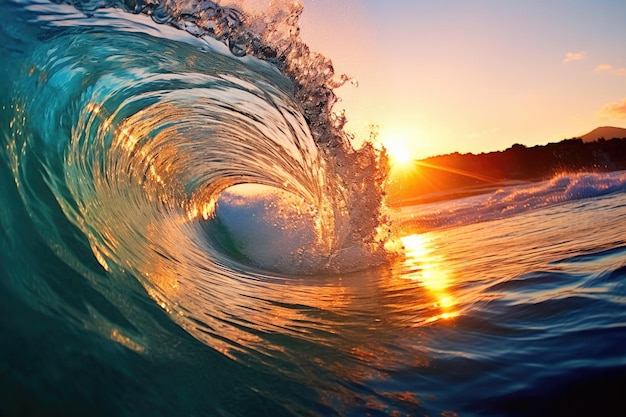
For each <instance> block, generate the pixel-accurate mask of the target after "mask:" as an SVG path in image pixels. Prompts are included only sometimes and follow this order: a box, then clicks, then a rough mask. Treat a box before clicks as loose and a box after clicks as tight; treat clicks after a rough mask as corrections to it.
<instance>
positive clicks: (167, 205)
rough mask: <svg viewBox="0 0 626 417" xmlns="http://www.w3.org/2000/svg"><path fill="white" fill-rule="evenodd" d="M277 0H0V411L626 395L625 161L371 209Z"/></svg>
mask: <svg viewBox="0 0 626 417" xmlns="http://www.w3.org/2000/svg"><path fill="white" fill-rule="evenodd" d="M275 3H276V4H275V5H274V6H275V7H274V8H273V9H271V11H269V12H268V11H263V12H262V17H259V16H260V15H259V14H258V13H259V12H258V11H257V12H255V11H254V10H246V9H245V4H244V5H242V6H241V10H239V9H231V8H225V7H220V6H218V5H217V4H215V3H212V2H209V1H174V0H162V1H157V0H145V1H143V2H140V1H137V2H135V1H122V0H120V1H115V0H102V1H100V0H93V1H82V2H81V1H78V0H68V1H66V2H62V1H55V2H48V1H45V0H0V15H1V19H2V25H0V56H1V57H2V61H1V63H0V141H1V143H2V147H1V150H0V154H1V158H0V196H1V197H2V204H0V249H1V250H0V415H2V416H445V417H450V416H561V415H564V416H579V415H580V416H583V415H584V416H590V415H615V416H618V415H626V401H625V400H624V394H625V393H626V388H624V387H626V172H613V173H584V172H578V173H563V174H560V175H557V176H555V177H554V178H552V179H550V180H547V181H544V182H537V183H523V184H515V185H501V186H498V187H493V188H492V189H485V190H484V193H483V194H480V195H475V196H472V197H467V198H463V199H445V198H444V199H442V198H441V197H442V196H440V195H439V196H437V198H438V199H440V200H441V201H439V202H435V203H428V204H412V205H411V204H409V203H407V204H404V205H402V206H399V207H391V208H388V207H386V206H385V205H384V186H385V181H387V177H386V169H385V167H386V163H385V160H384V155H380V154H378V153H377V152H376V151H375V150H374V149H373V148H371V147H367V146H366V147H364V148H363V149H360V150H355V149H352V148H351V146H350V141H349V137H347V136H342V133H341V132H342V130H341V129H342V126H343V125H342V122H343V120H342V116H341V115H336V114H334V113H332V103H333V101H334V96H333V95H332V89H333V88H335V87H336V86H338V85H340V84H341V83H342V82H345V81H347V80H346V79H342V78H341V77H337V76H335V75H334V74H333V73H332V68H331V67H330V66H329V62H328V61H327V60H326V59H325V58H324V57H320V56H317V55H311V54H309V51H308V50H307V48H306V46H305V45H301V44H298V43H297V42H295V41H294V39H295V38H294V36H297V31H294V30H293V28H294V27H295V26H294V25H297V16H298V14H299V12H300V11H301V9H300V8H299V6H298V5H297V4H295V3H294V2H290V1H286V2H275ZM254 13H257V14H256V15H255V14H254ZM255 16H256V17H255ZM294 45H295V46H297V48H296V47H295V46H294ZM246 184H247V185H246ZM250 184H253V185H252V186H251V185H250Z"/></svg>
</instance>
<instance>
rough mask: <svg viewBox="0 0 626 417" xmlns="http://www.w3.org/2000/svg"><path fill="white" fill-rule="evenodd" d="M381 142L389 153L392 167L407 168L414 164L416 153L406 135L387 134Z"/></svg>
mask: <svg viewBox="0 0 626 417" xmlns="http://www.w3.org/2000/svg"><path fill="white" fill-rule="evenodd" d="M381 142H382V144H383V146H384V147H385V149H386V150H387V155H389V162H390V163H391V166H392V168H401V169H405V168H408V167H410V166H412V165H413V161H414V160H415V155H414V152H413V149H412V148H411V146H410V144H409V142H408V141H407V139H406V137H404V136H401V135H385V136H384V137H382V138H381Z"/></svg>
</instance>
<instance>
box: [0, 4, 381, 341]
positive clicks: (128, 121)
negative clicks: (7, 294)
mask: <svg viewBox="0 0 626 417" xmlns="http://www.w3.org/2000/svg"><path fill="white" fill-rule="evenodd" d="M57 3H58V4H57ZM3 7H4V8H5V9H6V11H7V13H10V14H11V15H12V19H10V20H11V21H12V22H13V23H14V24H15V26H14V27H9V26H5V27H3V29H2V36H3V38H4V39H6V40H9V39H10V40H11V42H7V43H6V44H5V45H8V46H7V47H5V49H6V51H7V57H8V58H7V59H8V60H9V62H10V65H6V66H4V67H3V68H2V76H3V79H4V80H5V81H6V82H5V83H3V84H2V85H1V86H0V87H1V88H2V91H6V94H5V95H3V97H4V98H3V102H2V109H3V114H2V117H3V120H4V121H6V123H3V124H2V126H3V131H2V137H3V141H4V145H5V146H4V149H5V152H4V153H3V157H4V159H5V161H6V164H7V166H8V167H9V171H10V174H9V175H10V176H11V177H12V178H11V180H10V182H13V183H14V184H15V186H16V190H17V194H18V195H19V201H17V200H16V201H12V202H11V203H9V204H8V205H9V206H14V207H21V208H20V209H19V210H23V211H24V212H25V213H26V214H27V217H28V219H29V222H32V224H33V227H34V229H33V233H34V236H36V240H37V241H41V242H42V243H43V244H44V246H45V247H46V248H47V249H46V250H49V251H51V252H52V253H53V254H54V255H53V257H52V258H50V259H49V260H48V261H47V262H50V263H51V264H52V265H56V268H57V269H59V270H66V269H64V268H68V267H69V268H70V269H71V270H72V271H74V272H77V273H78V274H79V275H81V276H84V277H85V278H86V279H87V281H88V282H89V283H90V285H92V287H93V289H94V290H95V291H96V292H98V293H101V294H103V295H104V297H105V299H107V300H108V301H109V302H111V303H112V304H113V305H115V308H116V309H120V310H121V311H123V313H122V315H123V316H125V317H132V316H133V315H136V311H135V310H136V307H133V306H132V305H133V303H129V302H128V297H129V296H131V295H130V294H136V292H137V288H135V285H136V283H140V284H141V288H143V289H144V290H145V291H146V292H147V293H148V294H149V295H150V297H151V298H152V299H153V300H155V301H156V304H157V305H159V306H160V307H161V308H162V309H164V310H165V311H167V312H168V313H169V314H170V315H171V316H172V317H174V319H175V320H176V321H177V322H178V323H179V324H180V325H181V326H182V327H183V328H185V329H187V330H188V331H189V332H190V333H191V334H193V335H195V336H196V337H198V338H199V339H201V340H203V341H205V342H206V343H208V344H209V345H211V346H213V347H216V348H217V349H219V350H220V351H223V352H227V351H229V350H230V349H232V348H233V343H232V341H234V340H239V342H238V343H237V344H238V345H241V344H243V345H245V344H246V343H244V342H241V341H242V340H248V342H250V343H252V342H253V341H256V340H257V338H255V337H253V336H251V334H250V333H248V332H247V331H242V330H241V329H238V327H237V326H238V325H240V324H241V323H242V321H245V322H254V323H255V324H256V326H257V329H263V328H266V327H267V326H268V323H269V322H270V320H269V319H268V317H274V316H275V315H276V312H275V310H276V308H277V307H276V303H279V302H280V301H282V299H283V298H284V296H285V291H286V288H288V287H286V286H285V282H291V281H294V280H296V281H297V279H298V277H300V276H306V275H312V274H317V275H319V274H322V275H323V274H329V273H330V274H332V273H337V272H340V271H341V272H346V271H354V270H360V269H366V268H369V267H372V266H374V265H379V264H381V263H383V262H385V261H386V260H387V259H388V254H387V252H386V250H385V249H384V244H385V240H386V231H385V230H386V221H387V220H386V218H385V216H384V214H383V211H382V201H383V199H384V193H383V191H382V185H383V183H384V180H385V172H386V168H385V167H386V165H385V164H386V162H385V160H384V158H381V157H380V156H379V155H378V153H377V152H376V151H375V150H374V148H373V147H372V146H370V145H366V146H365V147H363V148H362V149H360V150H355V149H353V148H352V146H351V145H350V142H349V135H348V134H347V133H345V132H343V130H342V123H343V122H342V120H343V119H342V116H341V115H336V114H334V113H333V112H332V104H333V103H334V101H335V97H334V94H333V92H332V89H333V88H334V87H336V86H337V85H339V84H340V83H341V77H339V78H337V77H335V76H334V74H333V71H332V67H331V66H330V62H329V61H328V60H327V59H325V58H323V57H321V56H319V55H316V54H312V53H310V52H309V51H308V48H306V45H304V44H303V43H302V42H301V41H300V40H299V38H298V37H297V33H296V34H294V33H292V31H290V29H289V28H293V27H294V25H296V24H297V22H296V21H292V20H293V19H294V18H297V16H298V14H299V12H300V11H301V7H300V6H298V5H295V6H289V7H290V8H288V9H284V8H283V9H280V11H276V13H277V14H276V15H275V16H274V17H272V19H274V20H272V19H269V20H268V19H267V18H266V19H265V20H264V22H265V26H264V27H263V28H257V29H258V31H257V32H253V27H252V26H255V25H256V24H255V23H254V22H255V20H254V19H251V18H247V17H246V16H247V15H245V14H244V12H242V11H238V10H235V9H233V8H223V7H220V6H218V5H217V4H215V3H212V2H208V1H202V2H197V1H191V2H173V1H164V2H160V3H158V4H157V3H156V2H149V1H148V2H143V3H132V5H131V4H130V3H129V2H109V1H86V2H78V1H69V2H55V3H49V2H46V1H43V0H35V1H32V2H31V1H29V2H26V1H21V0H16V1H15V2H10V3H8V4H7V3H5V4H4V6H3ZM276 10H278V9H276ZM130 12H134V13H138V14H134V13H130ZM209 15H210V16H209ZM207 19H208V20H207ZM216 19H217V20H216ZM191 22H196V23H194V24H196V26H193V25H192V23H191ZM198 22H204V26H203V27H204V29H203V30H202V31H197V30H195V29H192V28H193V27H197V23H198ZM211 22H212V23H211ZM272 22H273V23H272ZM286 22H287V23H288V24H289V27H288V28H286V29H285V28H283V29H280V28H279V27H280V26H281V25H285V24H287V23H286ZM257 26H258V25H257ZM207 28H209V29H210V30H209V29H207ZM211 28H212V29H211ZM180 29H184V30H180ZM205 29H206V30H205ZM244 30H245V33H247V34H248V35H246V36H247V38H246V39H247V41H248V44H247V46H246V47H245V51H244V50H242V49H241V48H242V46H241V42H239V41H240V40H241V39H240V38H241V36H243V35H242V33H244ZM17 33H22V34H23V35H22V36H17V35H16V34H17ZM252 34H254V36H252ZM235 38H237V39H239V41H237V42H239V43H238V45H239V46H236V47H235V46H234V43H235ZM288 44H291V45H292V46H293V47H286V46H285V45H288ZM244 52H245V53H244ZM303 68H306V72H304V73H301V72H300V71H304V69H303ZM295 74H297V76H296V75H295ZM316 74H318V75H316ZM241 184H249V185H252V186H254V187H255V188H254V192H253V193H251V194H246V193H238V192H237V187H235V186H237V185H241ZM261 191H262V192H261ZM10 223H11V220H9V219H7V220H6V221H5V224H4V225H5V226H6V228H7V229H6V230H15V227H16V226H15V225H11V224H10ZM16 233H17V234H23V231H21V230H17V231H16ZM19 244H20V245H24V244H25V243H24V242H21V243H19ZM23 252H24V253H27V252H28V249H24V250H23ZM53 269H54V268H53ZM65 273H66V274H67V273H68V272H67V270H66V272H65ZM57 278H58V277H57ZM55 279H56V278H55ZM32 280H33V282H31V283H29V286H30V287H31V288H33V289H34V288H49V289H50V292H49V293H48V295H47V296H46V298H47V301H45V302H44V301H43V300H42V299H41V298H40V297H39V296H36V297H34V298H32V303H33V304H35V305H39V307H40V308H41V306H45V305H48V306H49V305H64V303H63V302H61V301H59V300H60V299H63V298H64V297H65V295H64V293H65V290H62V291H59V290H58V289H57V290H55V289H53V288H58V286H57V285H53V284H51V282H52V280H53V278H51V277H46V276H45V275H43V276H41V275H37V276H36V278H32ZM312 288H315V286H313V287H311V288H309V287H306V289H305V290H304V292H303V293H302V292H301V291H303V290H302V287H300V289H297V288H296V289H292V288H290V287H289V289H288V290H287V291H288V293H289V294H290V297H291V298H293V299H296V300H297V299H299V298H300V297H304V298H300V299H301V300H302V302H303V303H304V302H305V300H306V297H307V296H306V294H308V293H309V291H312V290H313V289H312ZM33 291H38V290H33ZM26 294H30V295H26ZM32 294H33V293H32V292H29V291H26V292H25V297H26V298H29V297H30V296H32ZM303 294H304V295H303ZM209 306H210V307H209ZM43 308H45V307H43ZM251 312H254V313H251ZM70 313H71V315H76V317H78V320H79V321H81V322H85V323H86V322H90V323H92V320H91V319H88V318H86V317H85V316H84V315H85V312H80V311H71V312H69V313H68V314H70ZM87 314H88V315H90V314H91V315H96V313H95V312H94V311H92V312H91V313H87ZM99 314H101V313H99ZM99 314H98V315H99ZM285 315H286V316H287V317H288V316H289V313H288V312H285ZM244 317H245V319H244ZM96 321H97V322H98V323H99V324H98V325H97V326H96V325H93V323H92V324H91V325H89V326H92V325H93V326H96V327H98V328H100V329H101V331H104V332H105V333H106V334H107V335H108V336H109V337H112V338H114V339H115V340H116V341H118V342H120V343H123V344H125V345H126V346H127V347H130V348H132V349H136V350H141V349H142V348H143V347H142V346H143V345H142V343H141V341H140V340H138V339H134V338H133V337H131V333H132V332H129V331H126V332H125V331H123V330H122V329H123V326H122V327H120V326H114V325H112V324H110V323H109V322H108V321H107V320H96ZM106 323H108V324H106ZM198 323H201V324H198ZM89 326H87V327H89ZM136 327H138V328H141V325H136ZM102 329H104V330H102ZM225 340H226V341H225Z"/></svg>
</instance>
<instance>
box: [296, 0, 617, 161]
mask: <svg viewBox="0 0 626 417" xmlns="http://www.w3.org/2000/svg"><path fill="white" fill-rule="evenodd" d="M303 3H304V5H305V11H304V13H303V16H302V19H301V27H302V32H301V33H302V37H303V38H304V40H305V41H306V42H307V43H308V44H309V45H310V46H311V47H312V49H313V50H315V51H318V52H322V53H323V54H325V55H326V56H328V57H330V58H331V59H332V60H333V62H334V63H335V67H336V69H337V70H338V71H339V72H343V73H346V74H348V75H350V76H352V77H354V78H356V79H357V80H358V82H359V86H358V87H354V86H352V85H346V86H344V87H342V88H341V89H339V90H338V93H339V95H340V96H341V97H342V99H343V101H342V103H341V106H342V107H345V108H346V114H347V116H348V118H349V120H350V123H349V125H348V129H349V130H351V131H352V132H354V133H356V134H357V136H358V137H363V138H365V137H367V136H368V134H367V131H368V126H369V125H370V124H372V123H373V124H377V125H378V126H379V130H380V137H381V140H382V141H383V142H385V143H387V144H394V145H393V146H396V145H395V144H396V143H400V145H399V147H401V148H402V147H404V149H405V150H406V152H409V153H410V154H411V155H412V156H414V157H415V158H423V157H427V156H432V155H437V154H445V153H450V152H455V151H459V152H473V153H480V152H488V151H494V150H502V149H505V148H508V147H510V146H511V145H512V144H514V143H522V144H525V145H527V146H532V145H537V144H545V143H548V142H553V141H559V140H561V139H564V138H571V137H574V136H578V135H582V134H584V133H587V132H588V131H590V130H592V129H594V128H595V127H597V126H605V125H610V126H619V127H626V25H624V24H623V18H624V16H626V2H623V1H617V0H616V1H606V0H603V1H599V2H588V1H583V0H552V1H549V2H546V1H543V0H542V1H539V0H529V1H524V2H513V1H496V0H485V1H481V2H467V1H460V0H456V1H449V0H446V1H443V0H442V1H436V2H434V1H416V0H392V1H387V2H384V1H380V0H379V1H373V0H342V1H341V2H340V1H336V0H303Z"/></svg>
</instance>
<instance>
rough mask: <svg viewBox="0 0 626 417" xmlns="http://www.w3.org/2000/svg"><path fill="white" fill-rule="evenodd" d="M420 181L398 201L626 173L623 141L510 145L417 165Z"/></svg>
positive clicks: (418, 179)
mask: <svg viewBox="0 0 626 417" xmlns="http://www.w3.org/2000/svg"><path fill="white" fill-rule="evenodd" d="M418 165H419V171H420V173H419V178H417V179H416V181H415V182H414V183H413V184H411V185H408V186H404V187H402V190H399V195H397V197H399V198H411V197H417V196H420V195H423V194H427V193H432V192H437V191H445V190H450V189H454V188H461V187H468V186H480V185H482V184H488V183H490V182H501V181H509V180H521V181H538V180H542V179H546V178H551V177H553V176H554V175H555V174H558V173H562V172H581V171H587V172H602V171H605V172H606V171H618V170H626V138H623V139H618V138H614V139H610V140H605V139H599V140H598V141H595V142H583V140H582V139H566V140H563V141H561V142H558V143H550V144H548V145H544V146H533V147H526V146H524V145H519V144H516V145H513V146H512V147H511V148H509V149H506V150H504V151H499V152H489V153H481V154H479V155H475V154H460V153H458V152H455V153H452V154H448V155H441V156H434V157H430V158H426V159H423V160H421V161H418Z"/></svg>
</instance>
